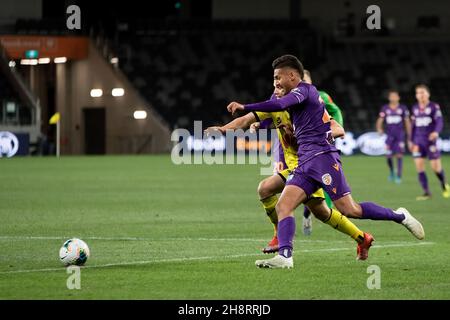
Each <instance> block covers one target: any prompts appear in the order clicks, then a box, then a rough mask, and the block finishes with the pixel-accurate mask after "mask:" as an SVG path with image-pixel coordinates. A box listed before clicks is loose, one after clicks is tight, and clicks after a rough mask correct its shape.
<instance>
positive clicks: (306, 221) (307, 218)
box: [303, 192, 333, 236]
mask: <svg viewBox="0 0 450 320" xmlns="http://www.w3.org/2000/svg"><path fill="white" fill-rule="evenodd" d="M323 194H324V195H325V203H326V205H327V207H328V208H333V201H332V200H331V198H330V195H329V194H328V193H326V192H323ZM311 233H312V218H311V210H310V209H309V208H308V206H306V205H305V209H304V211H303V234H304V235H306V236H310V235H311Z"/></svg>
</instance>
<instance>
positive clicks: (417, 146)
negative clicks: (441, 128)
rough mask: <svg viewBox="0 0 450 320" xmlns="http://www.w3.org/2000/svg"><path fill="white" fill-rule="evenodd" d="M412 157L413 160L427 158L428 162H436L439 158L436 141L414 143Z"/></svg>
mask: <svg viewBox="0 0 450 320" xmlns="http://www.w3.org/2000/svg"><path fill="white" fill-rule="evenodd" d="M412 155H413V157H414V158H427V157H428V159H429V160H436V159H439V158H440V157H441V153H440V151H439V150H438V148H437V146H436V141H417V142H416V141H415V142H414V149H413V153H412Z"/></svg>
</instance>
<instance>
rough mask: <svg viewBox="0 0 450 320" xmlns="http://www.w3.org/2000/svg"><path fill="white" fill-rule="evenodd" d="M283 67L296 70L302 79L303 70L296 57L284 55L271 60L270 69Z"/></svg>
mask: <svg viewBox="0 0 450 320" xmlns="http://www.w3.org/2000/svg"><path fill="white" fill-rule="evenodd" d="M284 67H289V68H292V69H294V70H297V71H298V73H299V74H300V79H303V70H304V69H303V65H302V63H301V62H300V60H298V58H297V57H296V56H293V55H291V54H285V55H282V56H281V57H278V58H276V59H275V60H273V62H272V68H273V69H274V70H275V69H279V68H284Z"/></svg>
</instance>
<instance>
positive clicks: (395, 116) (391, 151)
mask: <svg viewBox="0 0 450 320" xmlns="http://www.w3.org/2000/svg"><path fill="white" fill-rule="evenodd" d="M388 100H389V103H388V104H385V105H384V106H383V107H381V110H380V113H379V116H378V119H377V123H376V127H377V131H378V133H380V134H383V133H384V132H386V135H387V139H386V158H387V163H388V167H389V172H390V174H389V181H395V182H396V183H401V182H402V168H403V153H404V152H405V128H406V132H407V135H408V141H409V140H410V139H411V122H410V120H409V111H408V108H407V107H406V106H405V105H403V104H400V103H399V102H400V95H399V94H398V91H395V90H390V91H389V94H388ZM383 124H384V130H383ZM392 157H395V158H397V174H395V173H394V163H393V161H392Z"/></svg>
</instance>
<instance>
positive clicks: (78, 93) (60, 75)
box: [56, 41, 171, 154]
mask: <svg viewBox="0 0 450 320" xmlns="http://www.w3.org/2000/svg"><path fill="white" fill-rule="evenodd" d="M115 87H121V88H124V89H125V95H124V96H123V97H113V96H112V95H111V89H112V88H115ZM92 88H100V89H102V90H103V96H102V97H100V98H92V97H91V96H90V90H91V89H92ZM148 106H149V105H148V102H147V101H145V100H144V99H143V98H142V97H141V95H140V94H139V93H138V92H137V91H136V90H135V88H134V87H133V86H132V85H131V83H130V82H129V81H128V79H127V78H126V77H125V76H124V75H123V74H122V73H121V72H119V71H118V70H115V69H114V68H113V67H112V65H111V64H110V63H109V62H107V61H106V59H104V58H103V56H102V55H101V53H100V52H99V50H98V49H97V48H96V46H95V45H94V44H93V43H92V41H91V42H90V45H89V55H88V58H87V59H85V60H80V61H71V62H68V63H66V64H58V65H57V70H56V109H57V111H59V112H61V119H62V120H61V121H62V122H61V140H62V146H61V153H62V154H84V152H85V145H84V141H85V137H84V132H85V127H84V123H83V121H84V120H83V108H92V107H94V108H95V107H104V108H105V109H106V153H107V154H133V153H138V152H140V153H161V152H168V151H170V148H171V142H170V134H171V132H170V129H169V127H168V126H167V125H166V124H165V122H164V121H163V120H162V119H161V118H159V115H157V114H152V112H151V109H149V108H148ZM137 109H139V110H146V111H147V119H145V120H136V119H134V118H133V112H134V111H135V110H137ZM149 138H150V140H149Z"/></svg>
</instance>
